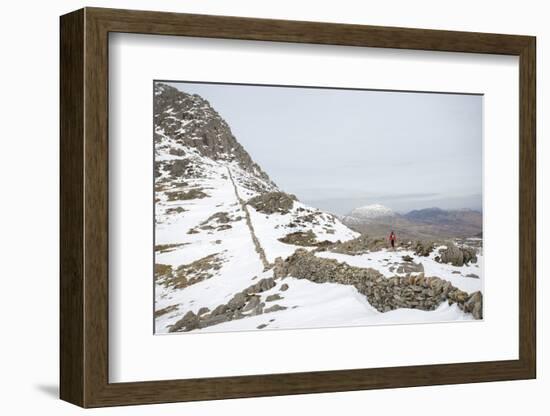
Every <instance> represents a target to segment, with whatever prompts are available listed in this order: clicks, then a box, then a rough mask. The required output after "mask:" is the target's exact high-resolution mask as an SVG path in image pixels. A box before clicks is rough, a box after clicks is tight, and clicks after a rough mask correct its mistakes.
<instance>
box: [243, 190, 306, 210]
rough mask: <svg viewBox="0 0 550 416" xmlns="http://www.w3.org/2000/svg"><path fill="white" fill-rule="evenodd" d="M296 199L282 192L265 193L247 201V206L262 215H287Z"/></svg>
mask: <svg viewBox="0 0 550 416" xmlns="http://www.w3.org/2000/svg"><path fill="white" fill-rule="evenodd" d="M296 200H297V198H296V196H294V195H291V194H286V193H284V192H279V191H276V192H266V193H263V194H261V195H258V196H255V197H253V198H251V199H249V200H248V202H247V204H248V205H250V206H252V207H254V209H256V211H259V212H262V213H264V214H275V213H279V214H287V213H289V212H290V210H291V209H292V207H293V206H294V201H296Z"/></svg>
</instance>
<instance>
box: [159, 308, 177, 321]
mask: <svg viewBox="0 0 550 416" xmlns="http://www.w3.org/2000/svg"><path fill="white" fill-rule="evenodd" d="M177 309H178V305H170V306H167V307H166V308H162V309H158V310H156V311H155V319H156V318H158V317H160V316H162V315H166V314H167V313H170V312H173V311H175V310H177Z"/></svg>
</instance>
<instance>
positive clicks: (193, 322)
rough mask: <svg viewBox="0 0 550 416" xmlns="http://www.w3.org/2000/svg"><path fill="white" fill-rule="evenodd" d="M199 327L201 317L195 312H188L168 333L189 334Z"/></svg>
mask: <svg viewBox="0 0 550 416" xmlns="http://www.w3.org/2000/svg"><path fill="white" fill-rule="evenodd" d="M198 327H199V317H198V316H197V315H195V314H194V313H193V311H189V312H187V313H186V314H185V315H184V316H183V318H181V319H180V320H179V321H177V322H176V323H175V324H174V325H171V326H170V329H169V330H168V332H187V331H191V330H193V329H196V328H198Z"/></svg>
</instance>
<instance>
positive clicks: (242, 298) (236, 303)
mask: <svg viewBox="0 0 550 416" xmlns="http://www.w3.org/2000/svg"><path fill="white" fill-rule="evenodd" d="M245 303H246V295H245V294H244V293H242V292H239V293H237V294H236V295H235V296H233V298H232V299H231V300H230V301H229V302H227V307H228V308H229V309H231V310H233V311H235V310H237V309H241V308H242V307H243V306H244V305H245Z"/></svg>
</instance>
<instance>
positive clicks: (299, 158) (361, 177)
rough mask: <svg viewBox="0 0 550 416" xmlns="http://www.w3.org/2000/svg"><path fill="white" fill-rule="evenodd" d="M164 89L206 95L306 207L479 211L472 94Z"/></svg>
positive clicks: (477, 121) (478, 135) (478, 110)
mask: <svg viewBox="0 0 550 416" xmlns="http://www.w3.org/2000/svg"><path fill="white" fill-rule="evenodd" d="M169 84H170V85H172V86H174V87H176V88H178V89H180V90H181V91H184V92H187V93H193V94H199V95H200V96H202V97H203V98H205V99H207V100H208V101H209V102H210V104H211V105H212V106H213V107H214V108H215V109H216V111H218V113H219V114H220V115H221V116H222V117H223V118H224V119H225V120H226V121H227V122H228V124H229V125H230V127H231V130H232V131H233V134H234V135H235V137H236V138H237V140H238V141H239V142H240V143H241V144H242V145H243V146H244V148H245V149H246V150H247V151H248V153H250V155H251V156H252V158H253V159H254V161H256V162H257V163H258V164H259V165H260V166H261V167H262V169H264V170H265V171H266V172H267V173H268V174H269V176H270V177H271V179H273V180H274V181H275V183H277V185H278V186H279V187H281V188H282V189H283V190H284V191H286V192H290V193H294V194H296V195H297V196H298V198H299V199H300V200H301V201H303V202H305V203H308V204H310V205H312V206H315V207H318V208H321V209H324V210H327V211H330V212H333V213H335V214H346V213H348V212H349V211H351V210H352V209H353V208H356V207H358V206H362V205H365V204H371V203H381V204H383V205H386V206H388V207H390V208H392V209H394V210H396V211H399V212H406V211H409V210H412V209H419V208H428V207H434V206H437V207H441V208H472V209H477V210H480V209H481V205H482V197H481V193H482V105H483V104H482V103H483V97H482V96H480V95H457V94H433V93H416V92H386V91H369V90H344V89H319V88H289V87H271V86H253V85H229V84H197V83H179V82H178V83H169Z"/></svg>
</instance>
